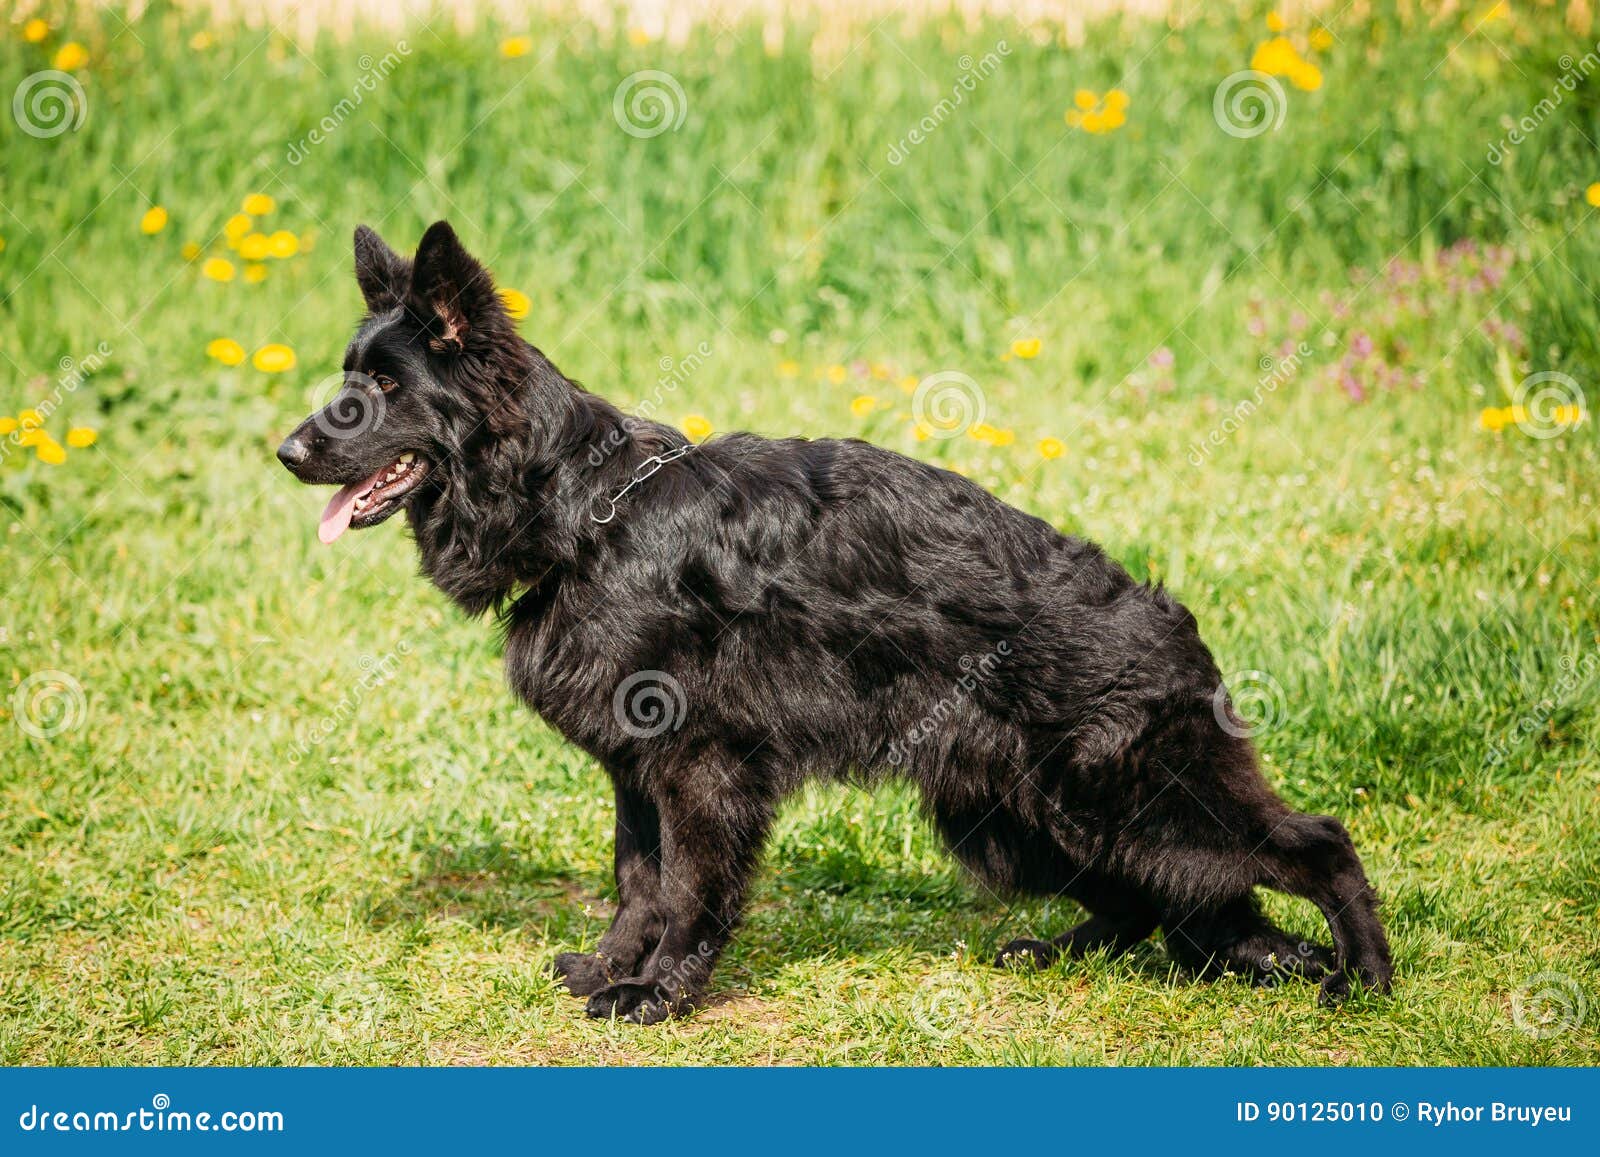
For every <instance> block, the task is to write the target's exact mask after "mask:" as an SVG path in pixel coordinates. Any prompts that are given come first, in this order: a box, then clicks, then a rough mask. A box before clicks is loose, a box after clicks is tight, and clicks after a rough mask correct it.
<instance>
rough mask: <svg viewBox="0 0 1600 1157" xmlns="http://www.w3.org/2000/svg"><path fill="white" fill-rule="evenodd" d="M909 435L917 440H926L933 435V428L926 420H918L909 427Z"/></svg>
mask: <svg viewBox="0 0 1600 1157" xmlns="http://www.w3.org/2000/svg"><path fill="white" fill-rule="evenodd" d="M911 436H912V437H913V438H915V439H916V440H917V441H919V442H926V441H927V440H928V439H929V438H931V437H933V430H932V428H931V427H929V425H928V424H927V423H926V422H918V423H916V425H914V426H912V427H911Z"/></svg>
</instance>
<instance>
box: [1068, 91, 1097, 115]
mask: <svg viewBox="0 0 1600 1157" xmlns="http://www.w3.org/2000/svg"><path fill="white" fill-rule="evenodd" d="M1072 103H1073V104H1075V105H1077V106H1078V108H1080V109H1082V110H1083V111H1084V112H1088V111H1089V110H1090V109H1092V108H1094V107H1095V106H1096V105H1098V104H1099V103H1100V98H1099V97H1097V96H1095V94H1094V93H1092V92H1090V91H1089V90H1088V89H1086V88H1080V89H1079V90H1078V91H1077V92H1075V93H1073V94H1072Z"/></svg>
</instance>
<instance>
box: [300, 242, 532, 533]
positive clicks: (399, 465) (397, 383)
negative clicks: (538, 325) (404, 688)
mask: <svg viewBox="0 0 1600 1157" xmlns="http://www.w3.org/2000/svg"><path fill="white" fill-rule="evenodd" d="M355 256H356V281H357V282H358V283H359V285H360V286H361V293H362V296H363V297H364V298H366V303H367V316H366V317H365V318H364V319H363V320H362V322H361V325H360V327H359V328H358V329H357V330H356V335H355V337H354V339H352V340H351V342H350V345H349V347H348V348H347V349H346V350H345V354H344V371H343V375H342V379H338V380H336V381H335V383H334V384H335V387H336V388H335V392H334V395H333V397H332V399H331V400H330V401H329V402H328V404H327V405H325V406H324V407H323V408H322V409H320V410H318V411H317V412H316V413H314V414H312V415H311V416H310V417H309V418H307V419H306V420H305V421H303V422H301V423H300V425H299V426H298V427H297V428H296V429H295V431H294V433H292V434H290V435H289V436H288V437H287V438H285V439H284V441H283V445H281V446H279V447H278V459H279V461H281V462H282V463H283V464H284V465H285V466H287V467H288V468H289V470H290V471H292V472H293V473H294V475H295V477H296V478H298V479H300V481H302V482H310V483H322V484H331V485H335V486H338V487H339V491H338V493H336V494H335V495H334V496H333V499H332V501H330V502H329V503H328V506H327V509H326V510H324V511H323V513H322V522H321V525H320V527H319V529H318V537H319V538H321V539H322V541H323V542H325V543H331V542H333V541H334V539H336V538H338V537H339V536H340V535H341V534H343V533H344V532H345V530H347V529H348V528H350V527H358V528H359V527H368V526H376V525H377V524H378V523H380V522H383V521H384V520H385V519H387V518H389V517H391V516H392V515H394V514H395V513H396V512H398V511H399V510H401V509H403V508H404V507H405V506H406V505H407V504H408V503H410V502H412V501H414V500H415V498H416V497H417V495H418V494H419V493H422V492H425V491H426V490H427V489H428V488H429V487H430V486H431V487H437V486H438V485H439V483H440V477H439V476H440V475H441V474H442V473H443V472H442V471H441V470H440V467H441V466H442V465H443V464H445V463H447V462H448V461H450V460H451V459H452V458H454V459H457V460H459V458H460V456H461V455H462V454H463V453H464V452H466V451H467V449H468V448H469V447H470V446H472V445H473V444H474V443H478V442H483V441H485V440H489V439H494V438H498V437H500V436H503V435H505V434H506V433H508V432H511V431H513V430H516V429H518V428H521V427H524V426H526V423H527V416H526V414H525V413H524V412H523V407H522V402H521V398H520V397H519V394H518V392H517V383H518V382H519V381H520V380H523V379H525V377H526V372H525V370H526V367H527V364H528V358H529V355H530V354H531V353H532V350H531V347H529V346H528V345H527V344H526V343H524V342H523V341H522V340H521V338H519V337H518V336H517V332H516V327H515V325H514V324H513V322H512V320H511V318H510V317H509V315H508V314H507V313H506V310H505V305H504V303H503V302H502V301H501V299H500V296H499V295H498V294H497V293H496V292H495V288H494V282H493V281H492V280H491V279H490V277H489V274H488V272H487V271H486V270H485V269H484V267H483V266H482V265H480V264H479V263H478V262H477V261H476V260H474V259H473V257H472V256H471V255H470V254H468V253H467V251H466V250H465V249H464V248H463V247H462V245H461V242H460V240H459V239H458V238H457V237H456V234H455V231H454V230H453V229H451V228H450V226H449V225H447V224H446V223H445V222H443V221H440V222H438V223H436V224H434V225H433V226H431V227H430V228H429V229H428V231H427V232H426V233H424V234H423V236H422V242H421V244H419V245H418V246H417V253H416V256H415V257H414V258H412V259H410V260H407V259H406V258H404V257H401V256H400V255H399V254H397V253H395V252H394V250H392V249H390V248H389V247H388V246H387V245H385V244H384V243H383V240H382V239H381V238H380V237H379V236H378V235H377V234H376V233H374V232H373V231H372V230H371V229H368V228H367V227H366V226H362V227H361V228H359V229H357V230H356V237H355Z"/></svg>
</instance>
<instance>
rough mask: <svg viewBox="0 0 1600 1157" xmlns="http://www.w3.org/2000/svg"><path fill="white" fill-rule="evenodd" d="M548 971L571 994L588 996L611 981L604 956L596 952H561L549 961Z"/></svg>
mask: <svg viewBox="0 0 1600 1157" xmlns="http://www.w3.org/2000/svg"><path fill="white" fill-rule="evenodd" d="M550 971H551V972H552V973H554V974H555V978H556V979H557V980H558V981H560V982H561V983H562V984H564V985H565V986H566V989H567V991H568V992H570V993H572V995H573V996H588V995H590V994H591V993H595V992H599V991H600V990H601V989H602V988H604V987H605V986H606V985H608V984H610V983H611V973H610V971H609V970H608V969H607V968H606V958H605V957H604V956H601V955H599V954H598V953H592V954H591V953H584V952H563V953H562V954H561V955H560V956H557V957H556V958H555V960H554V961H553V962H552V963H551V965H550Z"/></svg>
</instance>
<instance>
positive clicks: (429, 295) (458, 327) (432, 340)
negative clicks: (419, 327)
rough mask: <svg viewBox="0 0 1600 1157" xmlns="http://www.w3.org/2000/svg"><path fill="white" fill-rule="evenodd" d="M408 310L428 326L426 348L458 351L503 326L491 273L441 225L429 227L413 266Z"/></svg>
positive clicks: (448, 227) (458, 239) (445, 223)
mask: <svg viewBox="0 0 1600 1157" xmlns="http://www.w3.org/2000/svg"><path fill="white" fill-rule="evenodd" d="M406 307H407V308H408V309H410V310H411V312H412V313H414V314H416V316H417V317H418V318H419V319H420V320H421V321H422V322H423V323H424V324H425V325H426V326H427V327H428V334H429V343H428V344H429V345H430V346H432V347H433V348H434V349H438V350H461V349H464V348H465V347H466V345H467V343H468V342H469V341H471V340H472V339H473V338H475V337H486V336H489V335H492V334H494V333H497V332H498V331H499V330H500V329H502V328H504V326H505V324H506V313H505V306H504V304H503V303H502V302H501V301H500V297H499V295H498V294H497V293H495V289H494V280H493V279H492V278H491V277H490V276H489V271H488V270H487V269H485V268H484V267H483V266H482V265H480V264H478V262H477V260H476V259H474V258H473V256H472V255H471V254H470V253H468V252H467V251H466V249H465V248H464V247H463V246H462V244H461V240H460V238H458V237H457V236H456V231H455V230H454V229H452V228H450V226H449V224H448V223H447V222H444V221H436V222H434V223H433V224H432V225H430V226H428V231H427V232H426V233H424V234H423V235H422V242H421V244H419V245H418V246H417V256H416V259H415V260H414V261H413V262H412V276H411V293H410V296H409V297H408V298H407V299H406Z"/></svg>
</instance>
